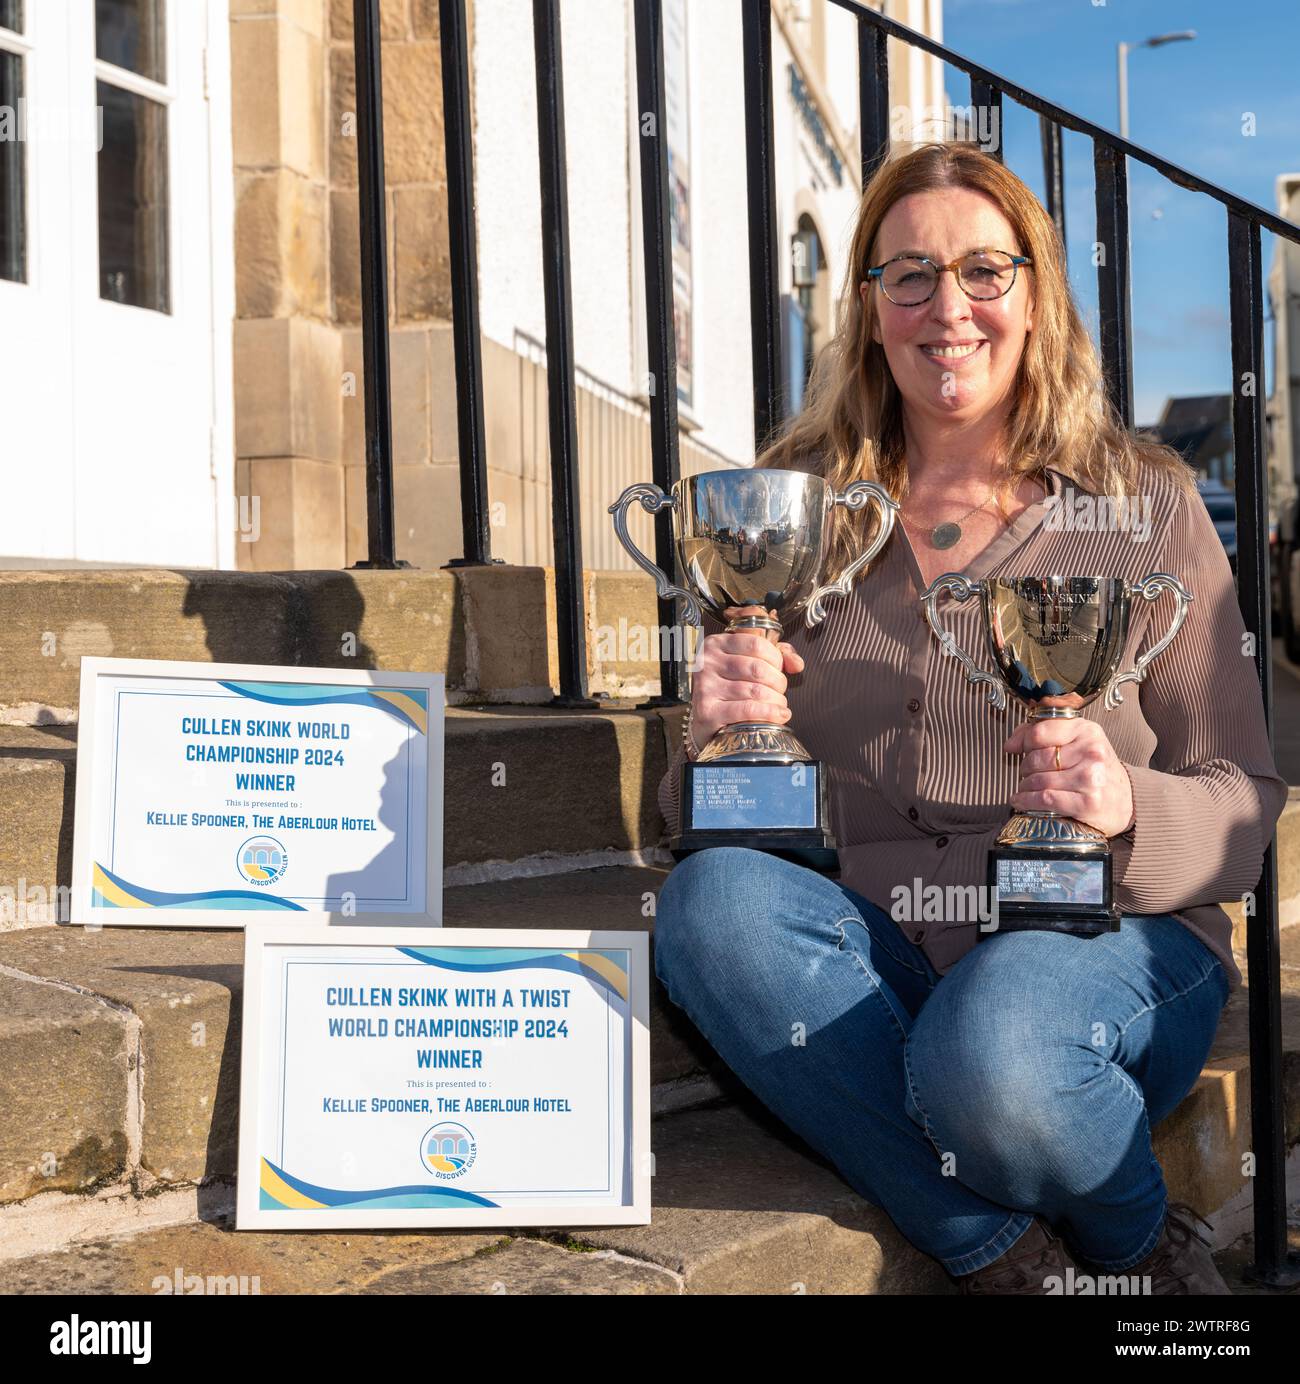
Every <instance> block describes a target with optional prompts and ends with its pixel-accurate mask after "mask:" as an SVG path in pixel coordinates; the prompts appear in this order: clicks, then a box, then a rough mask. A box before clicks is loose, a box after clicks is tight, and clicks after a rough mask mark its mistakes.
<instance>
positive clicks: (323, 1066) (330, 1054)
mask: <svg viewBox="0 0 1300 1384" xmlns="http://www.w3.org/2000/svg"><path fill="white" fill-rule="evenodd" d="M648 1013H649V977H648V939H647V935H646V934H645V933H643V932H576V931H550V930H535V929H517V928H493V929H490V930H486V931H480V930H477V929H468V928H442V929H436V930H429V931H427V932H426V931H420V930H414V931H413V930H412V929H409V928H389V929H374V928H340V927H333V928H329V929H327V930H322V929H319V928H311V927H305V926H303V925H302V924H300V923H291V922H283V921H279V920H277V921H275V922H269V923H267V924H265V925H264V926H261V927H258V928H250V929H248V930H247V931H246V932H245V934H244V1014H243V1056H242V1076H241V1086H240V1107H239V1108H240V1114H239V1185H238V1202H237V1213H236V1224H237V1227H238V1228H239V1229H250V1228H256V1229H277V1230H297V1229H303V1228H322V1229H328V1228H337V1227H341V1226H352V1227H362V1226H369V1227H380V1228H387V1227H396V1226H486V1225H548V1226H564V1225H632V1224H644V1223H646V1222H648V1221H649V1219H650V1166H649V1163H650V1140H649V1114H650V1050H649V1025H648Z"/></svg>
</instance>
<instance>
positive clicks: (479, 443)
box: [438, 0, 500, 567]
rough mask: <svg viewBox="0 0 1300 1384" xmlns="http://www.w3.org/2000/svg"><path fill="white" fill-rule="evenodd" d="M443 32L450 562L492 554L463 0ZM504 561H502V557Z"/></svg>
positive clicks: (442, 11) (443, 19)
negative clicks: (454, 495)
mask: <svg viewBox="0 0 1300 1384" xmlns="http://www.w3.org/2000/svg"><path fill="white" fill-rule="evenodd" d="M438 15H439V25H440V29H441V37H442V122H443V132H444V136H445V141H446V149H447V240H448V251H449V253H450V256H451V326H452V342H453V349H454V353H455V368H456V439H457V447H458V451H459V454H460V524H461V532H462V544H463V551H464V556H463V557H458V558H452V560H451V561H450V562H448V563H446V564H445V565H446V566H448V567H477V566H482V565H484V564H486V563H490V562H491V561H492V560H493V559H492V535H491V531H490V529H489V519H488V480H487V447H486V444H485V442H484V435H483V348H482V343H481V341H480V340H479V316H478V246H477V241H476V235H475V225H474V131H473V127H472V126H471V124H470V111H469V39H468V34H467V26H466V23H465V0H442V3H441V4H440V5H439V6H438ZM497 561H498V562H499V561H500V559H499V558H498V559H497Z"/></svg>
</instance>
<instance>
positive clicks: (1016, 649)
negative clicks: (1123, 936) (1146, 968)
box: [921, 572, 1192, 936]
mask: <svg viewBox="0 0 1300 1384" xmlns="http://www.w3.org/2000/svg"><path fill="white" fill-rule="evenodd" d="M944 591H949V592H951V593H952V595H953V596H954V598H955V599H956V600H957V601H958V602H959V603H961V602H965V601H968V600H969V599H970V598H971V597H972V596H978V597H979V599H980V610H981V613H982V619H981V622H980V624H981V628H982V629H983V631H984V635H985V638H986V641H987V645H988V651H989V655H990V657H991V658H992V660H993V665H994V667H995V669H996V672H994V673H987V672H983V671H981V670H980V669H979V668H977V667H976V665H975V663H974V661H973V660H972V659H971V657H970V655H969V654H968V653H966V651H965V650H964V649H962V648H961V647H960V646H959V645H958V644H957V642H956V640H955V639H954V638H953V636H952V634H951V632H950V631H948V630H946V629H945V628H944V627H943V625H942V623H941V621H940V618H939V613H938V600H939V597H940V595H941V594H942V593H943V592H944ZM1166 591H1167V592H1169V593H1170V594H1171V595H1172V596H1173V597H1174V601H1175V605H1176V608H1175V611H1174V618H1173V621H1172V623H1171V624H1170V626H1169V629H1168V630H1167V631H1166V633H1165V635H1164V637H1163V638H1161V639H1159V640H1158V641H1157V642H1156V643H1155V644H1153V645H1152V646H1151V648H1149V649H1148V650H1147V651H1146V653H1144V654H1142V656H1141V657H1140V658H1139V659H1138V660H1137V662H1136V663H1135V664H1134V666H1133V667H1132V668H1131V669H1129V670H1128V671H1127V672H1120V671H1119V667H1120V662H1121V660H1122V658H1123V654H1124V645H1125V642H1126V640H1127V637H1128V630H1129V621H1130V618H1131V616H1132V611H1133V602H1134V600H1135V599H1136V598H1139V597H1140V598H1141V599H1142V600H1145V601H1154V600H1156V599H1157V598H1158V597H1159V596H1161V595H1162V594H1163V593H1164V592H1166ZM1191 599H1192V596H1191V593H1190V592H1189V591H1188V590H1187V589H1186V588H1185V587H1184V586H1183V584H1182V583H1181V582H1180V581H1179V580H1178V579H1177V578H1176V577H1171V576H1169V575H1168V573H1165V572H1154V573H1152V574H1151V575H1150V576H1148V577H1145V578H1144V579H1143V580H1142V581H1140V582H1131V581H1129V580H1127V579H1126V578H1124V577H1056V576H1053V577H997V578H984V579H983V580H980V581H972V580H970V579H969V578H967V577H963V576H961V575H959V574H958V573H956V572H946V573H944V575H943V576H941V577H936V578H935V580H934V581H933V582H932V583H931V584H930V587H929V589H928V590H927V591H926V593H925V594H924V596H922V597H921V600H922V603H923V605H924V609H925V618H926V620H927V621H928V622H929V625H930V628H931V630H933V631H934V633H935V635H936V636H937V637H938V639H939V642H940V643H941V644H942V646H943V649H944V652H945V653H948V654H952V655H954V656H955V657H956V658H957V660H958V661H959V662H960V664H961V666H962V668H963V669H964V670H965V673H966V677H967V679H968V681H970V682H972V683H986V684H987V685H988V701H989V704H990V705H991V706H993V707H994V708H996V709H997V710H999V711H1002V710H1005V708H1006V706H1007V692H1008V691H1010V692H1011V693H1012V694H1013V695H1014V696H1016V697H1018V698H1019V699H1020V700H1021V701H1022V702H1023V703H1024V704H1025V705H1026V706H1027V707H1028V708H1029V719H1030V720H1033V721H1041V720H1047V719H1049V718H1051V717H1064V716H1078V715H1079V713H1080V711H1081V710H1082V709H1083V708H1084V707H1085V706H1087V705H1088V704H1089V703H1091V702H1092V701H1094V700H1095V699H1096V698H1097V697H1099V696H1102V695H1103V694H1104V697H1105V701H1104V705H1105V707H1106V708H1107V710H1113V709H1114V708H1115V707H1116V706H1118V705H1119V704H1120V702H1122V701H1123V697H1122V696H1121V694H1120V691H1119V689H1120V687H1121V686H1122V685H1123V684H1124V683H1126V682H1141V681H1142V679H1143V678H1144V677H1145V676H1146V670H1147V668H1148V666H1149V665H1150V663H1151V660H1152V659H1154V658H1155V657H1156V656H1157V655H1158V654H1159V653H1161V652H1162V651H1163V650H1165V649H1167V648H1168V647H1169V645H1170V643H1171V642H1172V641H1173V638H1174V636H1175V635H1176V634H1177V633H1178V630H1179V628H1180V627H1181V626H1182V623H1183V620H1184V619H1185V618H1186V616H1187V607H1188V604H1189V603H1190V601H1191ZM988 884H989V887H990V888H991V889H992V890H994V891H995V894H994V897H995V898H996V899H997V907H998V930H999V931H1004V932H1006V931H1017V930H1023V929H1026V928H1046V929H1049V930H1053V931H1059V932H1071V933H1076V934H1078V935H1080V936H1094V935H1096V934H1097V933H1099V932H1115V931H1118V930H1119V911H1118V909H1117V908H1116V907H1115V903H1114V892H1113V885H1112V878H1111V856H1110V845H1109V843H1108V841H1107V839H1106V837H1105V835H1104V834H1103V833H1102V832H1100V831H1098V830H1097V829H1096V828H1095V827H1091V826H1088V825H1087V824H1086V823H1083V822H1076V821H1075V820H1074V819H1073V818H1072V817H1066V816H1063V815H1062V814H1060V813H1057V812H1046V811H1032V812H1017V813H1016V814H1015V815H1014V816H1013V817H1012V818H1011V820H1010V821H1009V822H1007V824H1006V826H1004V827H1003V828H1002V830H1001V832H999V834H998V838H997V843H996V845H995V846H994V848H993V850H992V851H990V852H989V875H988Z"/></svg>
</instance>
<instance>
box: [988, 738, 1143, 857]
mask: <svg viewBox="0 0 1300 1384" xmlns="http://www.w3.org/2000/svg"><path fill="white" fill-rule="evenodd" d="M1003 748H1004V749H1005V750H1006V751H1007V753H1008V754H1023V755H1024V759H1022V760H1021V761H1020V786H1019V788H1018V789H1017V790H1016V792H1015V794H1014V796H1013V797H1012V799H1011V806H1012V807H1013V808H1015V809H1016V811H1017V812H1024V811H1027V810H1030V809H1036V810H1038V811H1048V812H1059V813H1061V814H1063V815H1064V816H1066V817H1073V818H1074V819H1075V820H1076V821H1078V822H1086V823H1087V824H1088V825H1089V826H1091V827H1096V828H1097V830H1098V831H1100V832H1104V833H1105V834H1106V835H1107V836H1118V835H1119V834H1120V833H1121V832H1124V831H1127V830H1128V829H1129V827H1131V826H1132V825H1133V817H1134V809H1133V785H1132V783H1131V782H1130V781H1129V776H1128V774H1127V773H1126V772H1125V770H1124V766H1123V764H1121V763H1120V760H1119V757H1118V756H1117V755H1116V753H1115V750H1114V748H1113V746H1112V745H1111V743H1110V740H1109V738H1108V737H1107V735H1106V732H1105V731H1104V730H1102V728H1101V726H1100V725H1099V724H1098V723H1097V722H1096V721H1090V720H1088V719H1087V718H1086V717H1084V716H1059V717H1053V718H1051V719H1050V720H1046V721H1025V722H1023V723H1022V724H1021V725H1019V726H1017V727H1016V729H1015V730H1014V731H1013V732H1012V733H1011V735H1010V736H1008V738H1007V742H1006V744H1005V746H1004V747H1003ZM1058 749H1059V750H1060V752H1061V767H1060V768H1059V769H1058V768H1057V767H1056V754H1055V751H1056V750H1058Z"/></svg>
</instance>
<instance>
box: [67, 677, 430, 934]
mask: <svg viewBox="0 0 1300 1384" xmlns="http://www.w3.org/2000/svg"><path fill="white" fill-rule="evenodd" d="M167 680H176V681H177V682H182V683H185V684H187V685H188V688H192V687H193V685H194V684H196V683H198V684H212V685H217V684H245V685H248V684H282V685H285V686H286V687H297V688H299V689H300V692H301V695H302V697H303V698H306V697H309V696H310V695H311V690H312V688H314V687H319V688H321V689H322V690H326V689H328V688H343V689H348V692H347V693H344V694H340V695H339V697H337V698H335V699H334V700H335V701H343V700H346V701H347V702H348V703H349V710H348V713H347V714H348V715H349V716H356V715H358V714H359V711H358V707H359V706H360V705H361V703H360V702H359V700H358V699H357V698H356V697H354V696H352V695H351V690H352V689H355V690H356V691H358V692H360V691H364V690H371V691H373V692H377V693H383V694H384V696H383V697H382V698H375V699H372V700H371V702H369V703H367V704H366V705H367V706H368V707H369V708H370V709H375V710H378V711H382V712H383V714H384V715H385V716H388V717H390V718H391V717H397V718H399V719H400V716H401V715H405V716H406V717H407V720H408V721H409V722H410V725H409V726H408V727H407V737H408V740H410V741H411V742H412V743H416V744H417V745H418V739H417V737H418V736H419V735H420V734H421V730H420V712H421V710H422V711H423V732H422V733H423V736H424V740H425V744H424V746H423V747H422V749H423V761H424V762H423V765H422V766H419V765H418V758H417V771H416V772H415V773H410V772H409V771H408V774H407V782H408V783H413V784H415V791H414V800H415V802H416V804H417V807H419V810H420V813H421V815H422V816H423V822H422V823H420V822H418V821H417V822H416V823H415V825H414V826H413V827H410V826H409V822H408V828H409V829H408V832H407V836H406V838H405V839H406V842H407V849H408V850H409V851H411V852H413V853H415V859H414V860H412V859H411V858H410V857H409V856H408V857H407V859H406V861H405V863H404V867H403V868H404V875H403V878H404V879H405V881H406V884H407V890H408V893H407V898H408V899H411V900H416V901H417V902H418V892H417V890H416V889H415V888H413V887H412V881H414V882H415V884H416V886H418V885H419V884H421V883H422V886H423V906H422V908H421V907H418V906H415V907H411V908H409V909H405V910H390V909H384V908H376V907H372V906H369V902H367V901H364V900H363V901H361V902H358V901H357V900H356V898H355V897H353V898H348V897H347V896H346V894H342V895H340V897H339V899H337V900H335V901H334V902H335V904H336V905H337V906H313V903H315V904H319V905H328V904H329V902H330V896H329V894H328V893H327V894H325V895H321V896H317V897H316V898H315V900H307V901H306V902H303V903H293V902H292V901H291V902H290V903H288V904H285V903H280V902H277V903H274V904H262V903H259V902H257V897H256V896H254V895H253V892H252V890H251V889H250V888H247V887H246V886H245V882H243V881H240V880H239V879H238V878H233V879H232V880H231V884H230V888H228V889H227V888H225V887H224V882H223V887H221V888H219V889H215V890H213V889H208V890H206V891H205V890H202V889H197V888H196V889H195V891H194V895H199V894H206V896H207V897H208V898H210V899H211V902H204V901H202V900H200V899H198V898H195V899H194V903H193V906H188V904H187V903H186V902H185V900H187V899H189V898H191V897H193V896H192V895H190V894H187V893H184V892H183V891H182V892H179V893H178V892H175V891H173V892H171V893H163V892H161V891H159V890H156V889H153V888H150V887H148V886H147V881H145V880H136V879H130V880H128V879H124V878H123V876H122V875H121V874H118V873H117V872H114V871H113V870H112V862H110V863H109V864H108V865H107V866H106V865H105V864H104V863H103V862H102V861H100V860H98V859H97V850H99V853H101V854H102V853H103V851H102V849H99V848H102V847H103V846H104V841H105V838H104V830H105V821H106V814H107V817H108V818H109V819H110V820H111V821H113V822H114V823H115V821H116V818H115V817H114V816H113V814H115V813H116V812H117V810H118V808H117V797H116V787H115V786H113V787H112V789H111V794H110V784H109V783H108V782H107V781H106V776H107V775H108V774H109V773H110V772H111V773H112V774H113V775H117V774H118V772H119V771H120V770H121V762H120V761H121V760H122V759H124V758H125V757H126V756H128V755H129V754H130V750H131V747H130V745H129V744H128V745H127V746H125V747H123V746H121V745H120V744H119V731H118V730H117V728H116V726H113V727H110V726H108V725H104V724H100V722H101V720H102V719H105V716H104V707H105V704H106V701H107V699H108V696H109V694H111V693H112V692H113V691H114V690H115V689H122V690H129V689H131V688H132V687H133V686H138V687H139V688H141V689H145V688H148V687H149V686H150V685H154V684H159V683H165V682H166V681H167ZM390 694H391V695H390ZM411 694H418V695H416V696H412V695H411ZM177 695H190V692H189V691H188V690H179V689H178V692H177ZM213 695H214V696H215V695H218V694H215V693H214V694H213ZM220 695H222V696H227V695H233V694H230V692H229V689H228V688H226V689H223V691H222V693H221V694H220ZM286 695H288V694H286ZM324 700H326V701H328V700H329V699H324ZM421 702H422V703H423V707H422V708H421V706H420V703H421ZM381 703H382V705H381ZM320 704H322V703H321V702H320V701H317V702H312V701H307V700H302V701H299V702H297V703H296V705H297V706H299V707H300V708H301V707H309V706H316V705H320ZM445 704H446V694H445V682H444V678H443V675H442V674H441V673H396V672H387V671H382V670H378V669H341V668H300V667H280V666H276V665H268V664H248V663H202V662H183V661H172V660H164V659H126V658H99V657H94V658H92V657H86V658H83V659H82V661H81V688H80V715H79V724H78V728H77V781H76V800H75V812H74V820H73V847H72V885H71V891H70V895H71V896H70V901H69V910H68V915H69V916H68V921H69V922H71V923H72V924H74V925H83V926H94V927H98V926H105V927H132V926H134V927H167V928H177V927H204V928H242V927H260V926H261V925H262V924H263V923H265V922H267V921H270V920H271V919H273V918H275V919H279V918H282V917H284V916H285V915H286V913H287V914H290V915H291V916H292V918H293V920H294V921H295V922H298V923H311V924H314V925H317V926H328V927H333V926H347V927H440V926H441V924H442V851H443V763H444V753H445V745H444V729H445ZM290 705H294V704H293V703H290ZM385 707H386V708H387V710H385V709H384V708H385ZM282 711H283V707H282ZM286 714H287V713H286ZM297 714H302V713H301V712H299V713H297ZM123 750H124V751H125V753H120V752H121V751H123ZM345 772H347V773H351V772H353V771H352V770H351V769H347V768H346V766H345ZM363 781H364V780H363ZM204 791H206V790H204ZM421 796H422V798H423V802H422V804H421V803H420V798H421ZM411 797H412V794H411V793H409V792H408V795H407V798H408V804H407V806H408V811H409V803H410V800H411ZM358 800H359V801H361V800H364V799H362V798H360V797H359V799H358ZM249 820H251V816H250V818H249ZM341 820H343V821H345V822H346V821H348V820H353V819H348V818H346V817H345V818H342V819H341ZM355 820H360V819H355ZM109 829H110V830H111V828H109ZM212 830H213V831H214V832H215V831H220V832H221V833H222V839H221V849H223V850H224V849H229V848H230V844H231V841H232V840H233V838H234V835H237V834H238V831H239V829H236V828H229V827H221V828H212ZM248 830H249V832H250V837H251V836H255V835H256V834H257V833H258V829H257V828H255V827H251V826H250V827H249V828H248ZM312 844H313V846H316V845H317V842H316V841H313V843H312ZM188 845H189V843H188V842H187V847H188ZM239 849H242V844H241V843H236V850H239ZM363 849H364V846H363ZM421 850H422V851H423V856H424V858H423V861H422V862H421V861H420V859H419V855H418V852H419V851H421ZM115 859H116V856H114V860H115ZM231 860H232V862H234V863H232V864H231V867H230V871H229V873H230V874H231V875H232V876H234V875H235V874H236V871H237V870H239V869H242V868H243V867H242V866H240V865H239V864H238V857H237V855H232V856H231ZM106 880H107V882H108V883H107V885H106ZM198 883H201V881H197V880H196V884H198ZM109 886H111V888H110V887H109ZM97 891H98V897H97ZM241 892H242V893H245V894H247V895H248V898H247V900H246V901H241V900H239V899H238V898H236V897H235V896H236V895H237V894H238V893H241ZM110 895H111V897H112V898H113V899H115V900H117V903H116V904H110V903H109V902H108V899H109V897H110ZM276 897H277V896H274V895H270V894H268V895H267V896H266V898H267V899H268V900H271V899H274V898H276ZM285 897H291V896H289V895H288V894H287V891H286V895H285ZM299 897H300V898H303V899H306V896H303V895H300V896H299ZM151 898H152V899H154V900H156V901H155V902H149V901H148V900H149V899H151ZM178 900H180V901H179V902H178ZM370 902H373V901H370ZM349 904H350V905H351V907H349Z"/></svg>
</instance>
